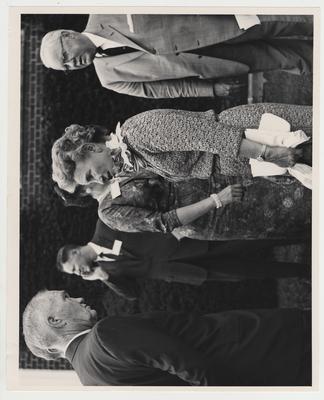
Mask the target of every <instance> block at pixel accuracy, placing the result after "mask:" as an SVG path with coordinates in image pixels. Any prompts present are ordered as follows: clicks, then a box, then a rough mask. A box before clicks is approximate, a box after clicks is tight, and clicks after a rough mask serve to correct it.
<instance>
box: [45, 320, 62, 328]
mask: <svg viewBox="0 0 324 400" xmlns="http://www.w3.org/2000/svg"><path fill="white" fill-rule="evenodd" d="M47 322H48V324H49V325H50V326H51V327H53V328H63V326H65V325H66V321H64V320H63V319H59V318H55V317H48V318H47Z"/></svg>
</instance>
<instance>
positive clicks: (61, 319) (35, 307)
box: [23, 290, 97, 360]
mask: <svg viewBox="0 0 324 400" xmlns="http://www.w3.org/2000/svg"><path fill="white" fill-rule="evenodd" d="M96 319H97V313H96V311H95V310H92V309H91V307H89V306H87V305H86V304H85V303H84V300H83V299H82V298H71V297H70V296H69V295H68V294H67V293H66V292H65V291H63V290H50V291H49V290H45V291H41V292H39V293H37V294H36V295H35V296H34V297H33V298H32V299H31V301H30V302H29V303H28V304H27V306H26V309H25V311H24V314H23V333H24V337H25V341H26V344H27V346H28V348H29V349H30V351H31V352H32V353H33V354H35V355H36V356H37V357H42V358H45V359H48V360H53V359H56V358H60V357H64V349H65V346H66V344H67V343H68V342H69V340H71V338H72V337H73V336H75V335H76V334H78V333H79V332H82V331H84V330H85V329H88V328H91V327H92V326H93V325H94V323H95V322H96Z"/></svg>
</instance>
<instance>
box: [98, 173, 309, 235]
mask: <svg viewBox="0 0 324 400" xmlns="http://www.w3.org/2000/svg"><path fill="white" fill-rule="evenodd" d="M233 183H242V184H243V185H244V186H245V188H246V192H245V195H244V199H243V201H242V202H241V203H233V204H230V205H227V206H226V207H224V208H220V209H216V208H215V209H213V210H212V211H210V212H208V213H206V214H205V215H204V216H202V217H200V218H198V219H196V220H195V221H193V222H192V223H190V224H188V225H185V226H181V224H180V221H179V219H178V217H177V213H176V209H177V208H179V207H183V206H187V205H190V204H193V203H195V202H197V201H200V200H203V199H205V198H207V197H208V196H209V195H210V194H211V193H215V192H216V193H217V192H219V191H220V190H222V189H223V188H225V187H226V186H228V185H230V184H233ZM98 212H99V217H100V218H101V220H102V221H103V222H104V223H105V224H106V225H108V226H109V227H111V228H112V229H115V230H120V231H125V232H145V231H148V232H164V233H166V232H173V233H174V234H176V235H177V236H179V237H188V238H192V239H200V240H234V239H270V238H271V239H305V238H306V236H307V235H308V234H309V231H310V226H311V191H310V190H308V189H306V188H305V187H303V186H302V185H300V184H299V183H298V182H297V181H295V180H294V179H293V178H291V179H289V178H288V179H287V180H285V182H284V183H282V182H281V183H280V182H279V183H278V182H272V181H269V180H266V179H262V178H257V179H253V180H252V179H248V178H242V177H228V176H224V175H218V174H215V175H212V176H210V177H209V179H190V180H183V181H179V182H170V181H167V180H165V179H163V178H161V177H159V176H157V175H153V174H147V173H141V174H139V175H138V176H137V177H134V178H131V179H129V180H128V181H127V180H126V181H124V182H123V183H122V184H121V196H119V197H117V198H115V199H113V200H112V199H111V196H110V194H108V195H107V196H106V197H105V198H104V199H102V200H101V202H100V203H99V209H98Z"/></svg>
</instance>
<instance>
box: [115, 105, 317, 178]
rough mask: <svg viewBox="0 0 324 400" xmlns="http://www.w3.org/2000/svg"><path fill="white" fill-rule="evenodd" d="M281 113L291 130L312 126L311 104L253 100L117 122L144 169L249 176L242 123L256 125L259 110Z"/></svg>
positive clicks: (179, 174)
mask: <svg viewBox="0 0 324 400" xmlns="http://www.w3.org/2000/svg"><path fill="white" fill-rule="evenodd" d="M266 112H270V113H272V114H275V115H277V116H279V117H282V118H284V119H285V120H287V121H288V122H289V123H290V124H291V129H292V130H298V129H302V130H304V131H305V133H307V134H308V135H311V133H312V132H311V131H312V107H311V106H295V105H289V104H270V103H269V104H267V103H261V104H251V105H242V106H238V107H234V108H231V109H228V110H225V111H223V112H221V113H220V114H219V115H216V114H215V113H214V111H213V110H210V111H207V112H194V111H183V110H168V109H165V110H151V111H146V112H144V113H141V114H138V115H135V116H134V117H132V118H129V119H128V120H127V121H126V122H125V123H124V124H123V125H122V127H121V129H122V134H123V135H124V136H125V141H126V142H127V144H128V147H129V150H130V151H131V152H132V153H133V154H135V156H136V157H137V158H139V159H140V161H142V164H144V168H145V170H146V171H151V172H154V173H156V174H158V175H160V176H163V177H165V178H166V179H168V180H171V181H179V180H183V179H188V178H208V177H209V176H211V175H212V174H214V173H221V174H224V175H228V176H237V175H239V176H245V177H251V170H250V166H249V160H248V159H246V158H241V157H239V156H238V153H239V149H240V145H241V141H242V138H243V137H244V131H245V129H246V128H257V127H258V126H259V123H260V119H261V116H262V114H264V113H266Z"/></svg>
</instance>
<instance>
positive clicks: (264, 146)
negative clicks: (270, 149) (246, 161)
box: [256, 144, 267, 161]
mask: <svg viewBox="0 0 324 400" xmlns="http://www.w3.org/2000/svg"><path fill="white" fill-rule="evenodd" d="M266 149H267V145H266V144H263V145H262V147H261V153H260V154H259V155H258V157H257V158H256V159H257V160H258V161H264V156H265V152H266Z"/></svg>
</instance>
